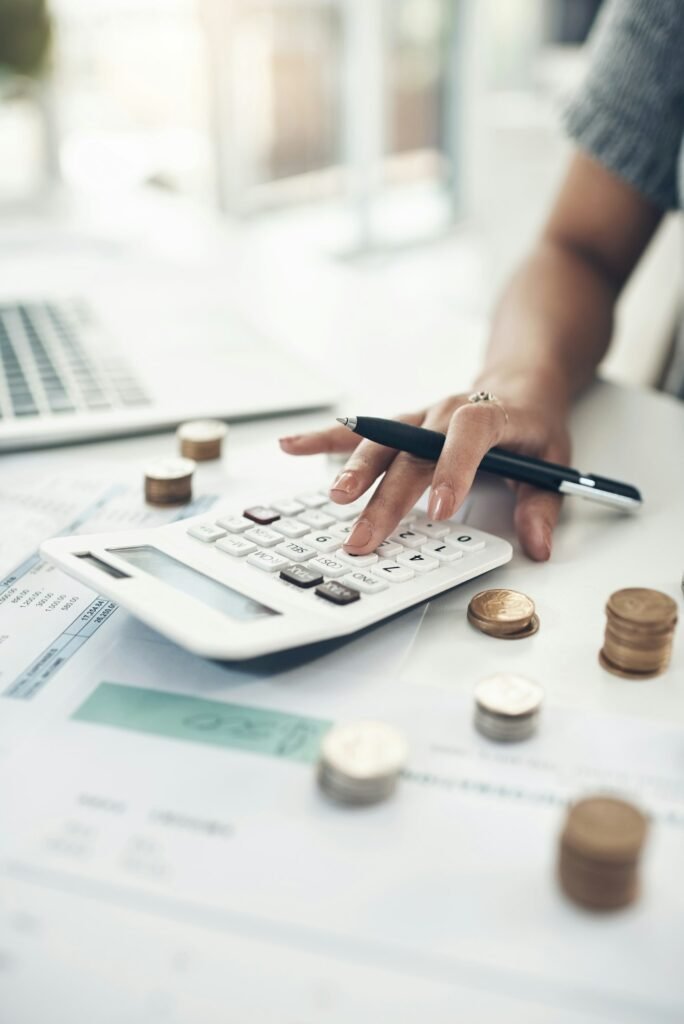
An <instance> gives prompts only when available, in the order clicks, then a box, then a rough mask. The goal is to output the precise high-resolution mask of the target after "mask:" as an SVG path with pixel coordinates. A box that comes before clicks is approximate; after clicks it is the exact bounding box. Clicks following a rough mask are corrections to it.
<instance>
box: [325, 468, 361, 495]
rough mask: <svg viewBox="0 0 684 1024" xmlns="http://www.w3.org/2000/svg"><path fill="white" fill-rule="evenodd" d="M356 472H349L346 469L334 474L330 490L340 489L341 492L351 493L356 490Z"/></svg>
mask: <svg viewBox="0 0 684 1024" xmlns="http://www.w3.org/2000/svg"><path fill="white" fill-rule="evenodd" d="M356 486H357V484H356V473H351V472H349V471H348V470H346V471H345V472H344V473H340V475H339V476H336V477H335V479H334V480H333V482H332V487H331V488H330V490H331V491H342V493H343V494H351V493H352V491H355V490H356Z"/></svg>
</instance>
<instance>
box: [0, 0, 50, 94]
mask: <svg viewBox="0 0 684 1024" xmlns="http://www.w3.org/2000/svg"><path fill="white" fill-rule="evenodd" d="M50 39H51V25H50V16H49V14H48V9H47V0H0V70H2V71H10V72H13V73H15V74H19V75H26V76H29V77H32V78H37V77H39V75H40V74H41V72H42V71H43V70H44V69H45V66H46V63H47V58H48V54H49V50H50Z"/></svg>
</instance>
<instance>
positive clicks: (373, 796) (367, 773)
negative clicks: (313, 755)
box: [317, 721, 407, 804]
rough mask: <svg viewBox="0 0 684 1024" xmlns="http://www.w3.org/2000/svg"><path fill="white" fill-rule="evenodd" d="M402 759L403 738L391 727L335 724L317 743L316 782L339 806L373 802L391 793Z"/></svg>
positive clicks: (384, 725)
mask: <svg viewBox="0 0 684 1024" xmlns="http://www.w3.org/2000/svg"><path fill="white" fill-rule="evenodd" d="M406 757H407V748H406V743H405V741H404V738H403V736H402V735H401V733H399V732H398V731H397V730H396V729H394V728H393V727H392V726H391V725H386V724H385V723H384V722H371V721H361V722H353V723H350V724H348V725H336V726H333V728H332V729H331V730H330V731H329V732H328V733H326V735H325V736H324V737H323V741H322V743H321V754H320V760H319V762H318V773H317V774H318V783H319V785H320V787H321V789H322V790H324V792H325V793H327V795H328V796H330V797H331V798H332V799H334V800H337V801H339V802H340V803H345V804H372V803H377V802H379V801H380V800H386V799H387V798H388V797H389V796H391V795H392V793H393V792H394V790H395V788H396V785H397V780H398V778H399V773H400V772H401V769H402V768H403V767H404V764H405V763H406Z"/></svg>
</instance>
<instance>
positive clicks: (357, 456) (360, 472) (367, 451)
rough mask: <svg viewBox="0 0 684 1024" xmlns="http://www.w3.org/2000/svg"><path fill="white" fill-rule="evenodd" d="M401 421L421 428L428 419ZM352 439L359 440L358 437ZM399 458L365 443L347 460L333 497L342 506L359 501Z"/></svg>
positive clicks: (418, 416)
mask: <svg viewBox="0 0 684 1024" xmlns="http://www.w3.org/2000/svg"><path fill="white" fill-rule="evenodd" d="M398 419H399V420H400V421H401V422H402V423H412V424H413V425H414V426H420V425H421V424H422V423H423V421H424V419H425V414H424V413H422V412H417V413H410V414H407V415H405V416H399V417H398ZM342 429H345V428H342ZM347 433H349V431H347ZM352 436H353V437H357V435H355V434H353V435H352ZM396 457H397V451H396V449H395V448H387V447H386V446H385V445H382V444H376V443H375V442H374V441H367V440H363V441H361V442H360V444H358V445H357V447H356V448H355V449H354V452H353V453H352V455H351V457H350V458H349V459H348V460H347V463H346V465H345V467H344V469H342V470H341V471H340V473H339V474H338V476H337V477H336V478H335V479H334V480H333V482H332V486H331V488H330V497H331V498H332V500H333V501H336V502H338V503H339V504H344V503H345V502H349V501H354V499H355V498H358V497H360V495H362V494H365V492H366V491H367V490H368V488H369V487H370V486H371V484H373V483H374V482H375V481H376V480H377V478H378V477H379V476H381V475H382V474H383V473H384V472H385V471H386V470H387V468H388V467H389V466H390V465H391V463H392V462H393V461H394V459H395V458H396Z"/></svg>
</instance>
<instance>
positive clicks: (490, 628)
mask: <svg viewBox="0 0 684 1024" xmlns="http://www.w3.org/2000/svg"><path fill="white" fill-rule="evenodd" d="M468 622H469V623H470V625H471V626H474V627H475V629H479V631H480V632H481V633H485V634H486V635H487V636H493V637H496V639H497V640H524V639H525V637H527V636H533V635H534V634H535V633H536V632H537V630H538V629H539V616H538V615H533V616H532V618H531V619H530V621H529V622H528V623H527V625H526V626H524V627H523V628H522V629H519V630H517V632H515V633H502V632H501V631H500V630H499V629H498V628H497V626H496V625H494V624H491V623H487V622H483V620H482V619H478V618H477V617H476V616H474V615H471V614H470V610H468Z"/></svg>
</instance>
